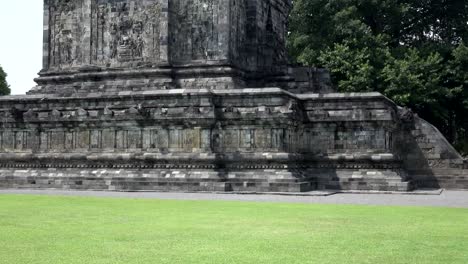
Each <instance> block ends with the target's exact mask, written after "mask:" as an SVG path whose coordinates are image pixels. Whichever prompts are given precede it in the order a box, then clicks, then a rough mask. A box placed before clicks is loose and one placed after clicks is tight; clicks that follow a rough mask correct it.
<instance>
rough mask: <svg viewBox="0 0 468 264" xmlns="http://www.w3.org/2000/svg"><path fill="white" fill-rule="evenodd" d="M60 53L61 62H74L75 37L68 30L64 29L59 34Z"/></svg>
mask: <svg viewBox="0 0 468 264" xmlns="http://www.w3.org/2000/svg"><path fill="white" fill-rule="evenodd" d="M59 54H60V62H61V63H64V64H70V63H72V62H73V37H72V35H71V32H70V31H68V30H62V31H61V33H60V35H59Z"/></svg>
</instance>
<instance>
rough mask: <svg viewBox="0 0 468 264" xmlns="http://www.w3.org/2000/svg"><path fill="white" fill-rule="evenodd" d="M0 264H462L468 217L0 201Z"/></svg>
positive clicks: (201, 204) (241, 205) (270, 206)
mask: <svg viewBox="0 0 468 264" xmlns="http://www.w3.org/2000/svg"><path fill="white" fill-rule="evenodd" d="M0 263H1V264H4V263H28V264H29V263H34V264H36V263H52V264H58V263H66V264H71V263H80V264H90V263H112V264H114V263H125V264H133V263H216V264H218V263H282V264H283V263H301V264H303V263H333V264H341V263H379V264H380V263H392V264H393V263H463V264H466V263H468V210H467V209H447V208H418V207H377V206H335V205H309V204H283V203H247V202H222V201H161V200H132V199H115V198H78V197H47V196H21V195H2V196H0Z"/></svg>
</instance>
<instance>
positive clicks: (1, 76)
mask: <svg viewBox="0 0 468 264" xmlns="http://www.w3.org/2000/svg"><path fill="white" fill-rule="evenodd" d="M6 77H7V74H6V73H5V72H4V71H3V69H2V67H1V66H0V95H8V94H10V92H11V90H10V86H9V85H8V83H7V81H6Z"/></svg>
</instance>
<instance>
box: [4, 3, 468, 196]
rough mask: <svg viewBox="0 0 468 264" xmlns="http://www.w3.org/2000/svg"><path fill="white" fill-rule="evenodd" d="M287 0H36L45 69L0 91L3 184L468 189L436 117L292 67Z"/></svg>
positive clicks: (127, 188)
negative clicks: (30, 83)
mask: <svg viewBox="0 0 468 264" xmlns="http://www.w3.org/2000/svg"><path fill="white" fill-rule="evenodd" d="M290 8H291V1H283V0H239V1H234V0H142V1H136V0H118V1H116V0H60V1H59V0H46V1H45V9H44V21H45V25H44V66H43V69H42V71H41V73H40V77H39V78H38V79H37V80H36V81H37V83H38V86H37V87H36V88H34V89H33V90H31V92H30V93H29V95H26V96H5V97H1V98H0V120H1V122H2V126H1V127H0V188H24V187H27V188H28V187H29V188H61V189H93V190H121V191H134V190H152V191H168V190H173V191H178V190H187V191H274V192H303V191H310V190H315V189H318V190H323V189H339V190H378V191H408V190H412V189H414V188H418V187H431V188H439V187H443V188H451V189H467V188H468V175H467V168H468V164H467V163H466V161H464V160H463V158H462V157H461V156H460V155H459V154H458V153H457V152H456V151H455V150H454V149H453V147H452V146H450V144H449V143H448V142H447V141H446V140H445V139H444V138H443V136H442V135H441V134H440V132H439V131H438V130H437V129H435V128H434V127H433V126H431V125H430V124H428V123H427V122H425V121H424V120H421V119H420V118H418V117H417V116H415V115H414V114H413V113H411V111H409V110H407V109H401V108H399V107H397V106H396V105H395V104H394V103H393V102H392V101H390V100H389V99H387V98H386V97H384V96H382V95H381V94H378V93H357V94H356V93H352V94H339V93H332V90H331V89H330V86H329V75H328V73H327V71H326V70H324V69H311V68H305V67H292V66H290V65H288V62H287V59H286V58H287V55H286V46H285V35H286V32H287V27H286V26H287V17H288V12H289V10H290Z"/></svg>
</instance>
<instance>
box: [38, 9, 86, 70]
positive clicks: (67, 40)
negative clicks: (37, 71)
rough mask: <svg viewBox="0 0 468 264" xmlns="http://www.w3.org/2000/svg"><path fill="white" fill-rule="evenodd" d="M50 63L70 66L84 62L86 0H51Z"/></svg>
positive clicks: (60, 66) (58, 65)
mask: <svg viewBox="0 0 468 264" xmlns="http://www.w3.org/2000/svg"><path fill="white" fill-rule="evenodd" d="M47 6H48V7H49V10H48V12H49V17H48V19H49V22H48V24H49V65H50V67H52V68H61V69H62V68H70V67H73V66H77V65H79V64H81V63H82V53H81V48H82V42H81V41H82V37H83V36H84V30H85V27H83V20H84V14H83V13H84V0H50V1H49V2H48V5H47Z"/></svg>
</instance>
